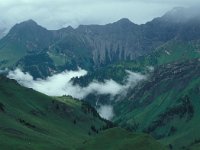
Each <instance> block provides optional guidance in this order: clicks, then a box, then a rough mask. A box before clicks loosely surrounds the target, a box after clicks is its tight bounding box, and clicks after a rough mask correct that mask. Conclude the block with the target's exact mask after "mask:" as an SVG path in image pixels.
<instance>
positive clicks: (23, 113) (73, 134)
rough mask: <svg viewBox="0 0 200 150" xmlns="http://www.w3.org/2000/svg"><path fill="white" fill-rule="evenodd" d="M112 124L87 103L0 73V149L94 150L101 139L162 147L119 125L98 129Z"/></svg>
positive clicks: (131, 145)
mask: <svg viewBox="0 0 200 150" xmlns="http://www.w3.org/2000/svg"><path fill="white" fill-rule="evenodd" d="M111 126H112V123H110V122H108V121H105V120H104V119H102V118H100V117H99V115H98V113H97V112H96V110H95V109H94V108H92V107H91V106H90V105H88V104H87V103H84V102H80V101H78V100H75V99H73V98H71V97H68V96H63V97H58V98H52V97H48V96H46V95H44V94H41V93H38V92H36V91H34V90H32V89H28V88H25V87H21V86H20V85H19V84H18V83H17V82H16V81H13V80H10V79H7V78H5V77H2V76H0V149H6V150H27V149H29V150H43V149H48V150H68V149H69V150H76V149H88V150H90V149H91V150H94V149H101V148H102V146H103V143H102V142H103V140H104V141H105V142H106V143H105V146H103V149H105V150H106V149H108V150H110V149H116V146H115V143H116V141H117V142H119V143H118V146H119V147H121V148H122V147H124V145H127V144H128V145H127V149H128V148H129V149H138V147H140V146H142V145H144V144H146V143H148V144H149V145H152V146H153V148H152V150H157V149H158V150H163V149H162V147H161V146H160V144H158V143H157V142H156V141H155V140H154V139H153V138H150V137H149V136H147V135H143V134H141V135H137V134H135V135H134V134H130V133H129V132H127V131H124V130H122V129H119V128H114V129H107V130H106V131H105V132H103V133H101V132H102V130H104V129H106V128H109V127H111ZM98 134H99V135H98ZM97 135H98V136H97ZM111 137H112V140H111ZM102 139H103V140H102ZM87 143H88V145H87ZM89 143H92V146H91V145H90V144H89ZM113 143H114V144H113ZM154 146H155V147H156V148H157V149H154ZM146 148H147V149H146V150H149V148H148V147H146ZM143 149H145V148H143ZM143 149H142V150H143Z"/></svg>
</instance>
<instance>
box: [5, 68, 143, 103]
mask: <svg viewBox="0 0 200 150" xmlns="http://www.w3.org/2000/svg"><path fill="white" fill-rule="evenodd" d="M127 73H128V78H127V80H126V83H125V84H124V85H122V84H119V83H117V82H115V81H114V80H112V79H110V80H105V81H104V82H99V81H95V80H94V81H93V82H91V83H90V84H89V85H88V86H87V87H81V86H79V85H73V82H72V81H71V79H72V78H75V77H81V76H85V75H86V74H87V71H86V70H83V69H78V70H77V71H64V72H62V73H59V74H55V75H53V76H51V77H47V78H46V79H37V80H34V79H33V77H32V76H31V75H30V74H29V73H24V72H22V71H21V70H20V69H16V70H14V71H10V72H9V73H8V78H10V79H15V80H17V81H18V83H20V84H21V85H23V86H25V87H28V88H33V89H34V90H36V91H39V92H41V93H44V94H47V95H49V96H63V95H70V96H72V97H74V98H78V99H83V98H85V97H86V96H87V95H89V94H91V93H95V94H99V95H104V94H109V95H111V96H116V95H118V94H121V93H124V92H126V91H127V89H128V88H130V87H133V86H136V84H137V83H138V82H139V81H141V80H144V79H146V76H145V75H142V74H140V73H134V72H131V71H127Z"/></svg>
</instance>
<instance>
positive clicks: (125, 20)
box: [115, 18, 133, 24]
mask: <svg viewBox="0 0 200 150" xmlns="http://www.w3.org/2000/svg"><path fill="white" fill-rule="evenodd" d="M115 23H120V24H130V23H131V24H133V22H131V21H130V20H129V19H128V18H122V19H120V20H118V21H117V22H115Z"/></svg>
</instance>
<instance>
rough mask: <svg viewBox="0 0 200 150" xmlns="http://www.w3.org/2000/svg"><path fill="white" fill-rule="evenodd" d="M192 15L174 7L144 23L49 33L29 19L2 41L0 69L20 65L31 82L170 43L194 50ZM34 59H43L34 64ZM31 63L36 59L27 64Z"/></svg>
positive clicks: (128, 58)
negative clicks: (34, 79) (31, 75)
mask: <svg viewBox="0 0 200 150" xmlns="http://www.w3.org/2000/svg"><path fill="white" fill-rule="evenodd" d="M191 12H192V13H191ZM179 14H183V16H184V17H182V16H180V15H179ZM185 14H188V15H187V16H185ZM196 14H198V11H191V9H189V10H188V9H186V8H175V9H173V10H172V11H170V12H167V13H166V14H165V15H163V16H162V17H159V18H155V19H153V20H152V21H150V22H148V23H146V24H142V25H137V24H134V23H132V22H131V21H130V20H128V19H121V20H119V21H117V22H114V23H111V24H107V25H80V26H79V27H78V28H76V29H73V28H72V27H70V26H69V27H67V28H63V29H60V30H47V29H45V28H43V27H41V26H40V25H38V24H37V23H36V22H34V21H33V20H28V21H25V22H22V23H20V24H17V25H15V26H14V27H13V28H12V29H11V30H10V32H9V33H8V35H7V36H6V37H4V38H3V39H2V40H0V55H1V57H0V68H1V69H2V68H7V67H9V68H15V67H20V68H22V69H23V70H24V71H28V72H30V73H31V74H33V75H34V77H35V78H38V77H41V78H44V77H46V76H47V75H51V74H53V73H55V72H60V71H63V70H65V69H76V68H77V66H79V67H82V68H84V69H87V70H90V71H92V70H94V69H96V68H99V67H102V66H107V65H109V64H113V63H117V62H121V61H132V60H136V59H137V58H138V57H142V56H144V55H148V54H151V53H152V52H154V51H156V50H157V49H160V47H165V45H167V44H168V43H170V42H172V41H173V42H176V43H178V42H179V43H182V44H185V45H188V44H192V46H196V45H198V41H199V38H200V37H199V35H200V34H199V31H200V30H199V25H200V20H199V19H197V17H196V16H197V15H196ZM175 18H177V19H175ZM38 56H39V57H41V58H40V59H38V60H35V57H38ZM31 59H34V60H35V61H31V62H30V60H31Z"/></svg>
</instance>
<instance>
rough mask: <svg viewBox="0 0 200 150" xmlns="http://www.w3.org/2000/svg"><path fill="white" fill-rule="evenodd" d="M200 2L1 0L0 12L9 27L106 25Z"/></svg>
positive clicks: (142, 19)
mask: <svg viewBox="0 0 200 150" xmlns="http://www.w3.org/2000/svg"><path fill="white" fill-rule="evenodd" d="M199 3H200V2H199V0H162V1H160V0H56V1H55V0H18V1H16V0H0V13H1V22H3V23H4V25H5V26H9V27H11V26H13V25H14V24H15V23H19V22H22V21H24V20H28V19H33V20H35V21H37V22H38V23H39V24H41V25H42V26H44V27H47V28H49V29H58V28H61V27H66V26H69V25H72V26H78V25H80V24H106V23H111V22H114V21H116V20H119V19H120V18H129V19H130V20H131V21H133V22H134V23H138V24H141V23H145V22H147V21H149V20H151V19H153V18H155V17H158V16H162V15H163V14H164V13H165V12H166V11H168V10H170V9H172V8H173V7H177V6H184V7H189V6H193V5H195V6H197V5H199ZM1 22H0V24H1Z"/></svg>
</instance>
